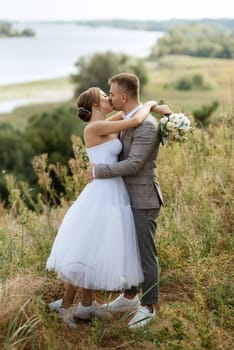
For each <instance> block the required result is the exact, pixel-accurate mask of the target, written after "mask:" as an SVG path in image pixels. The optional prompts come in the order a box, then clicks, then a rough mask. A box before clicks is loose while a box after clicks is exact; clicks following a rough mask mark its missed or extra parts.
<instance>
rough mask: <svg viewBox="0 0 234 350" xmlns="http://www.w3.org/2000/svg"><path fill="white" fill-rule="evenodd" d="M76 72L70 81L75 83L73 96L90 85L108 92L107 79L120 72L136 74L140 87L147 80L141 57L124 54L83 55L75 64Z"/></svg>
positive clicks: (108, 52)
mask: <svg viewBox="0 0 234 350" xmlns="http://www.w3.org/2000/svg"><path fill="white" fill-rule="evenodd" d="M75 66H76V68H77V70H78V73H77V74H74V75H72V81H73V82H75V83H76V84H77V86H76V89H75V97H77V96H78V95H79V94H80V93H81V92H82V91H84V90H86V89H88V88H89V87H90V86H98V87H100V88H101V89H102V90H103V91H105V92H106V93H108V91H109V85H108V79H109V78H110V77H111V76H112V75H114V74H117V73H120V72H130V73H134V74H136V75H137V76H138V77H139V79H140V82H141V88H143V87H144V85H145V84H146V83H147V81H148V77H147V70H146V68H145V65H144V62H143V61H142V60H141V59H138V58H133V57H130V56H128V55H125V54H114V53H112V52H110V51H107V52H106V53H96V54H94V55H93V56H83V57H81V58H80V59H79V60H78V61H77V62H76V64H75Z"/></svg>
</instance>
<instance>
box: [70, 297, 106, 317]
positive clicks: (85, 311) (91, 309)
mask: <svg viewBox="0 0 234 350" xmlns="http://www.w3.org/2000/svg"><path fill="white" fill-rule="evenodd" d="M105 314H106V312H105V311H104V310H103V309H101V308H100V306H99V304H98V303H97V302H96V301H93V302H92V304H91V305H90V306H84V305H82V304H81V303H79V304H78V306H77V308H76V311H75V313H74V316H75V317H77V318H80V319H82V320H91V319H92V318H95V317H97V318H104V317H105Z"/></svg>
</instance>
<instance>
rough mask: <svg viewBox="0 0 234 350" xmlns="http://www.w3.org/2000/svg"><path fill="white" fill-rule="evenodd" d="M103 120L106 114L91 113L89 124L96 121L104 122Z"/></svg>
mask: <svg viewBox="0 0 234 350" xmlns="http://www.w3.org/2000/svg"><path fill="white" fill-rule="evenodd" d="M105 119H106V114H104V113H102V112H100V111H99V112H94V113H92V117H91V119H90V122H95V121H98V120H105Z"/></svg>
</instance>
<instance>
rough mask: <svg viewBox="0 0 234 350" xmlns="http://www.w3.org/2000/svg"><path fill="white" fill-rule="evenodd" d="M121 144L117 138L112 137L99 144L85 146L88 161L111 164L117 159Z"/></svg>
mask: <svg viewBox="0 0 234 350" xmlns="http://www.w3.org/2000/svg"><path fill="white" fill-rule="evenodd" d="M121 149H122V144H121V142H120V140H119V139H117V138H116V139H112V140H109V141H106V142H104V143H101V144H100V145H97V146H93V147H88V148H86V151H87V154H88V157H89V161H90V162H92V163H104V164H112V163H115V162H117V161H118V155H119V153H120V152H121Z"/></svg>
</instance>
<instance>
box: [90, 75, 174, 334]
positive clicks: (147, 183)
mask: <svg viewBox="0 0 234 350" xmlns="http://www.w3.org/2000/svg"><path fill="white" fill-rule="evenodd" d="M109 84H110V97H109V98H110V102H111V103H112V105H113V108H114V110H116V111H123V113H124V114H123V118H131V117H132V116H133V115H134V114H135V113H136V111H137V110H138V109H140V108H141V107H142V104H141V103H140V99H139V88H140V84H139V79H138V77H137V76H135V75H134V74H130V73H120V74H117V75H115V76H113V77H112V78H110V79H109ZM153 111H154V112H157V113H159V114H162V115H163V114H169V113H172V111H171V110H170V109H169V107H168V106H166V105H156V106H155V107H154V110H153ZM120 139H121V141H122V144H123V150H122V152H121V154H120V155H119V162H118V163H115V164H109V165H104V164H91V163H90V165H89V166H88V169H87V178H88V180H89V181H92V180H93V178H109V177H114V176H123V178H124V181H125V184H126V187H127V190H128V193H129V197H130V203H131V207H132V210H133V215H134V220H135V226H136V232H137V238H138V244H139V250H140V256H141V262H142V268H143V273H144V282H143V284H142V298H141V301H140V303H139V299H138V286H132V288H131V289H129V290H124V293H122V294H121V295H120V296H119V297H118V298H117V299H115V300H114V301H112V302H110V303H108V304H106V305H105V306H106V307H108V310H109V311H110V312H126V311H130V310H133V309H136V314H135V315H134V317H133V318H132V319H131V320H130V322H129V324H128V326H129V328H132V329H134V328H138V327H142V326H145V325H146V324H147V323H148V322H149V321H150V320H151V319H152V318H153V317H154V316H155V307H154V306H155V304H157V303H158V291H159V271H158V256H157V249H156V246H155V231H156V220H157V218H158V215H159V211H160V207H161V205H162V204H163V199H162V195H161V191H160V187H159V184H158V182H157V179H156V175H155V168H156V164H155V163H156V158H157V154H158V150H159V145H160V141H161V139H160V136H159V133H158V123H157V121H156V119H155V118H154V117H153V116H151V115H149V116H148V117H147V118H146V120H145V121H144V122H143V123H142V124H141V125H140V126H138V127H137V128H134V129H129V130H126V131H125V132H123V133H121V136H120Z"/></svg>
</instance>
